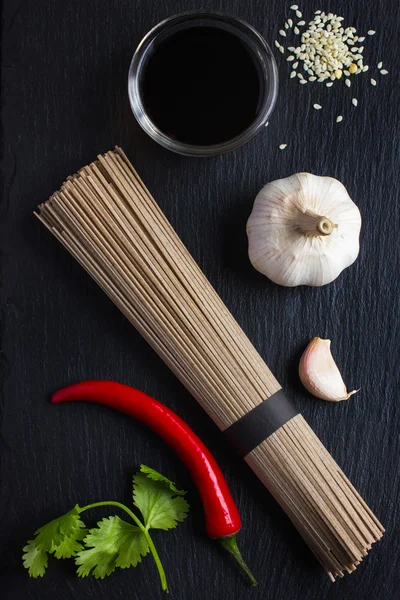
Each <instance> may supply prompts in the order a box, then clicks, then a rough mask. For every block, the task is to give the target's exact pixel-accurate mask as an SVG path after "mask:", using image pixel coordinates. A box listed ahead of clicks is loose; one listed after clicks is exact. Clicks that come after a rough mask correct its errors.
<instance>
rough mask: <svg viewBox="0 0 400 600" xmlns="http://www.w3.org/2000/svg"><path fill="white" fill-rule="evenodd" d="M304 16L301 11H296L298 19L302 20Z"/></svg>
mask: <svg viewBox="0 0 400 600" xmlns="http://www.w3.org/2000/svg"><path fill="white" fill-rule="evenodd" d="M302 16H303V15H302V14H301V12H300V11H299V10H296V17H297V18H298V19H301V17H302Z"/></svg>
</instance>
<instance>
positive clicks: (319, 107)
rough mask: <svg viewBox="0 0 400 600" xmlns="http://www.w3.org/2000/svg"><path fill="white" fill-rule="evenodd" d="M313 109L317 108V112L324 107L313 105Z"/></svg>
mask: <svg viewBox="0 0 400 600" xmlns="http://www.w3.org/2000/svg"><path fill="white" fill-rule="evenodd" d="M313 108H315V110H320V109H321V108H322V106H321V105H320V104H313Z"/></svg>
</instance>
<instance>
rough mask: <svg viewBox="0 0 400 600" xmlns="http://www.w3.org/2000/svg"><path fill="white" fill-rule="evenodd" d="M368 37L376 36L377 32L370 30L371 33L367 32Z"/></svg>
mask: <svg viewBox="0 0 400 600" xmlns="http://www.w3.org/2000/svg"><path fill="white" fill-rule="evenodd" d="M367 34H368V35H375V34H376V31H374V30H373V29H370V30H369V31H367Z"/></svg>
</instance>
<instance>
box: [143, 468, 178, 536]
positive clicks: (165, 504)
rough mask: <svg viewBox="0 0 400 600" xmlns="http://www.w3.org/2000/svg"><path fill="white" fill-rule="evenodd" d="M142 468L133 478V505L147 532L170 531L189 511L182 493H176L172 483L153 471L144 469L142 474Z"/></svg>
mask: <svg viewBox="0 0 400 600" xmlns="http://www.w3.org/2000/svg"><path fill="white" fill-rule="evenodd" d="M143 466H144V465H142V466H141V471H142V472H141V473H136V475H134V477H133V503H134V505H135V506H136V507H137V508H138V509H139V510H140V512H141V513H142V515H143V519H144V523H145V526H146V529H147V530H148V529H165V530H167V529H172V528H174V527H176V526H177V525H178V522H179V521H184V520H185V518H186V516H187V512H188V510H189V504H188V503H187V502H186V500H185V498H182V493H184V492H182V491H179V490H178V491H176V488H175V486H174V484H173V483H172V481H170V480H169V479H167V478H166V477H163V476H162V475H160V474H159V473H157V471H153V469H149V468H148V467H145V469H146V471H145V473H146V474H144V473H143ZM149 475H150V477H149ZM155 477H157V479H155ZM171 486H173V487H171ZM173 488H175V489H173Z"/></svg>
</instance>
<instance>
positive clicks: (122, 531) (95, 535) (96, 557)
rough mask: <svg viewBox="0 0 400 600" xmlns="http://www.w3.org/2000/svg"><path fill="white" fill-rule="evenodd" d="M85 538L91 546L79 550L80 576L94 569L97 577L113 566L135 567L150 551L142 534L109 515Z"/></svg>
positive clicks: (112, 568) (102, 576) (87, 544)
mask: <svg viewBox="0 0 400 600" xmlns="http://www.w3.org/2000/svg"><path fill="white" fill-rule="evenodd" d="M97 525H98V526H97V527H95V528H94V529H91V530H90V531H89V535H87V536H86V537H85V539H84V543H85V546H87V547H89V548H90V549H86V550H81V551H80V552H79V554H78V556H77V557H76V559H75V562H76V564H77V565H80V566H79V567H78V569H77V573H78V575H79V577H86V576H87V575H89V573H90V572H91V571H92V570H93V575H94V576H95V577H96V579H103V578H104V577H105V576H106V575H110V574H111V573H112V572H113V571H114V569H115V567H121V568H122V569H126V568H127V567H130V566H132V567H136V565H137V564H138V563H140V562H141V560H142V557H143V556H146V554H147V553H148V552H149V545H148V543H147V540H146V537H145V535H144V533H143V532H142V531H141V530H140V529H139V527H136V526H135V525H131V524H130V523H127V522H126V521H123V520H122V519H120V518H119V517H108V518H105V519H102V520H101V521H99V523H97Z"/></svg>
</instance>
